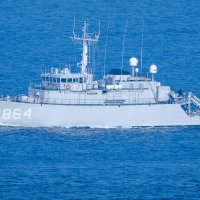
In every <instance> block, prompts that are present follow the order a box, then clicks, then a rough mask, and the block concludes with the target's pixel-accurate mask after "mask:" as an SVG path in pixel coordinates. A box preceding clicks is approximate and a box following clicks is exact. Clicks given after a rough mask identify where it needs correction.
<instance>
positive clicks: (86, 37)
mask: <svg viewBox="0 0 200 200" xmlns="http://www.w3.org/2000/svg"><path fill="white" fill-rule="evenodd" d="M87 29H88V23H87V21H84V24H83V29H82V31H83V35H82V37H79V35H76V34H75V32H74V30H73V37H71V39H72V40H73V42H75V43H77V44H81V45H82V47H83V49H82V60H81V63H78V64H77V65H78V66H80V67H81V74H87V65H88V46H89V45H94V44H96V43H97V42H98V40H99V35H100V34H99V33H98V34H95V35H94V37H93V38H92V36H91V34H89V33H88V30H87Z"/></svg>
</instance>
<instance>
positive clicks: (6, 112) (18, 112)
mask: <svg viewBox="0 0 200 200" xmlns="http://www.w3.org/2000/svg"><path fill="white" fill-rule="evenodd" d="M0 114H1V116H2V118H3V119H21V117H27V118H28V119H31V108H29V109H28V110H26V111H22V109H2V110H0Z"/></svg>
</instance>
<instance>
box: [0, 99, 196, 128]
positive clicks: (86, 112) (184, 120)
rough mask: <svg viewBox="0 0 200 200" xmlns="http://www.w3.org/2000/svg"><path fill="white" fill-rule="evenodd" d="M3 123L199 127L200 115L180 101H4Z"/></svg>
mask: <svg viewBox="0 0 200 200" xmlns="http://www.w3.org/2000/svg"><path fill="white" fill-rule="evenodd" d="M0 123H1V125H12V126H24V127H52V126H58V127H82V126H83V127H85V126H87V127H142V126H190V125H192V126H195V125H198V126H199V125H200V116H193V117H191V116H188V115H187V113H186V112H185V111H184V110H183V109H182V107H181V105H180V104H151V105H123V106H116V105H115V106H111V105H105V106H103V105H93V106H91V105H53V104H52V105H51V104H31V103H19V102H10V101H1V102H0Z"/></svg>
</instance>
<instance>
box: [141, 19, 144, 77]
mask: <svg viewBox="0 0 200 200" xmlns="http://www.w3.org/2000/svg"><path fill="white" fill-rule="evenodd" d="M143 44H144V20H143V21H142V38H141V49H140V65H141V66H140V71H141V76H142V68H143Z"/></svg>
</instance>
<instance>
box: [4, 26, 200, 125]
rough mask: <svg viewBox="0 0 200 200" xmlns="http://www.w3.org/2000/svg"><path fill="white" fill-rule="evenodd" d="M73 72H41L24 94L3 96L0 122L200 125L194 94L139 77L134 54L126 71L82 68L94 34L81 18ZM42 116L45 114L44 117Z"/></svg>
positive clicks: (199, 106) (199, 108) (152, 69)
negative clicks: (99, 73) (97, 75)
mask: <svg viewBox="0 0 200 200" xmlns="http://www.w3.org/2000/svg"><path fill="white" fill-rule="evenodd" d="M71 39H72V40H73V41H74V42H76V43H78V44H81V45H82V60H81V62H80V63H78V64H77V65H78V67H80V72H79V73H72V72H71V70H70V67H69V66H65V67H64V68H63V69H59V68H51V70H50V71H49V72H44V73H42V74H41V83H40V84H35V85H31V86H30V87H29V93H28V95H27V96H24V95H19V96H17V97H14V98H10V97H9V98H8V97H6V98H3V99H2V100H1V102H0V106H1V110H2V113H1V115H2V116H1V120H0V121H1V123H2V124H9V125H22V126H100V127H101V126H112V127H114V126H174V125H200V99H199V98H197V97H196V96H194V95H193V94H192V93H189V94H187V95H186V94H183V93H182V92H181V91H179V92H174V91H172V90H171V89H170V87H169V86H164V85H162V84H161V83H160V82H158V81H156V80H155V79H154V75H155V74H156V73H157V66H156V65H154V64H153V65H151V66H150V69H149V72H150V74H151V76H150V77H147V76H139V74H140V73H139V68H138V60H137V58H134V57H132V58H130V60H129V62H130V66H131V67H132V73H129V72H127V71H124V70H123V69H111V70H110V72H109V73H108V74H107V75H106V76H104V77H102V79H101V80H94V78H93V74H92V73H89V70H88V47H89V45H93V44H96V43H97V42H98V40H99V34H96V35H94V36H93V37H92V35H91V34H89V33H88V23H87V22H84V25H83V34H82V36H81V37H79V36H78V35H76V34H75V33H74V32H73V37H72V38H71ZM44 118H45V119H44Z"/></svg>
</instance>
